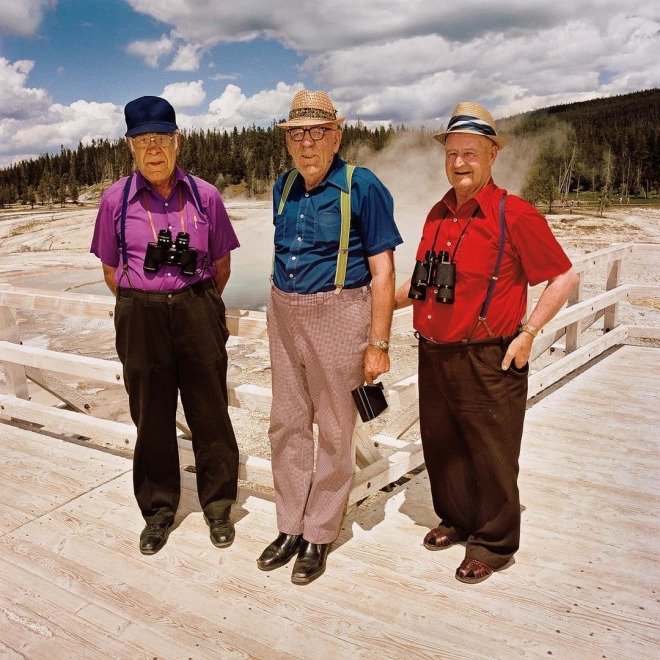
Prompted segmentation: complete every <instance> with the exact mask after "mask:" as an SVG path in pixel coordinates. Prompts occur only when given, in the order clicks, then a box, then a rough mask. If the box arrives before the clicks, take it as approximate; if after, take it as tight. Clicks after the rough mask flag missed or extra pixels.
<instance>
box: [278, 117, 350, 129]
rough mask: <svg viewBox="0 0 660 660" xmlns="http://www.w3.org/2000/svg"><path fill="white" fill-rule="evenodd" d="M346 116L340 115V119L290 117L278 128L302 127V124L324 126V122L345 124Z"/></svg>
mask: <svg viewBox="0 0 660 660" xmlns="http://www.w3.org/2000/svg"><path fill="white" fill-rule="evenodd" d="M344 119H346V118H345V117H339V118H338V119H318V118H314V119H312V118H311V117H296V118H295V119H290V120H289V121H283V122H280V123H279V124H278V125H277V127H278V128H284V129H286V128H300V127H301V126H323V125H324V124H337V126H339V124H343V123H344Z"/></svg>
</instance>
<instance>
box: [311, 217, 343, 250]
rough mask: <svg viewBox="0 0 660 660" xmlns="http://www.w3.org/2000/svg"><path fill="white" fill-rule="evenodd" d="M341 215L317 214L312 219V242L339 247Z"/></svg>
mask: <svg viewBox="0 0 660 660" xmlns="http://www.w3.org/2000/svg"><path fill="white" fill-rule="evenodd" d="M340 233H341V215H340V214H339V213H318V214H317V215H316V217H315V218H314V242H315V243H325V244H334V245H339V235H340Z"/></svg>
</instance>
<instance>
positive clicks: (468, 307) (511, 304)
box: [413, 179, 571, 342]
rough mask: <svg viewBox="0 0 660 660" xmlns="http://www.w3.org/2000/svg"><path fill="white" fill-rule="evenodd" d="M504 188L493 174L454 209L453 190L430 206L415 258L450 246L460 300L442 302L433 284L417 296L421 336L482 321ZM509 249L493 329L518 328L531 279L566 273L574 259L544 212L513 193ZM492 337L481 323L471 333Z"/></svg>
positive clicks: (463, 334) (451, 336)
mask: <svg viewBox="0 0 660 660" xmlns="http://www.w3.org/2000/svg"><path fill="white" fill-rule="evenodd" d="M505 192H506V191H505V190H503V189H502V188H498V187H497V186H496V185H495V184H494V183H493V181H492V179H491V181H490V182H489V183H488V184H487V185H486V186H485V187H484V188H483V190H481V191H480V192H479V193H478V194H477V195H476V196H475V197H474V198H472V199H470V200H468V201H467V202H465V203H464V204H463V205H462V206H461V208H459V209H456V196H455V193H454V190H453V189H452V190H450V191H449V192H448V193H447V194H446V195H445V196H444V197H443V198H442V200H440V201H439V202H438V203H437V204H436V205H435V206H434V207H433V208H432V209H431V210H430V211H429V214H428V216H427V218H426V222H425V224H424V231H423V235H422V239H421V242H420V244H419V247H418V249H417V259H418V260H423V259H424V255H425V254H426V252H427V250H430V249H432V248H433V249H434V250H435V251H436V252H438V251H441V250H443V251H447V252H448V253H449V256H450V257H451V259H452V260H453V261H454V262H455V264H456V284H455V289H454V303H453V304H445V303H440V302H436V296H435V292H436V291H437V289H436V288H433V287H428V290H427V293H426V299H425V300H424V301H413V325H414V327H415V330H417V331H418V332H419V333H420V334H421V335H422V336H424V337H426V338H427V339H432V340H434V341H441V342H456V341H461V340H463V339H467V338H468V337H469V336H470V334H471V333H472V331H473V330H474V329H475V326H476V325H477V321H478V318H479V312H480V310H481V306H482V304H483V302H484V299H485V298H486V292H487V290H488V284H489V281H490V279H491V277H492V275H493V273H494V271H495V264H496V261H497V254H498V248H499V237H500V229H499V204H500V198H501V197H502V195H503V194H505ZM505 220H506V241H505V246H504V256H503V259H502V265H501V268H500V272H499V277H498V280H497V282H496V284H495V290H494V293H493V297H492V300H491V303H490V306H489V308H488V313H487V315H486V322H487V324H488V327H489V328H490V329H491V330H492V332H493V334H494V335H495V336H507V335H512V334H513V333H514V332H515V330H516V328H517V327H518V325H519V324H520V322H521V320H522V319H523V318H524V315H525V312H526V306H527V286H528V284H531V285H532V286H533V285H536V284H539V283H540V282H544V281H546V280H548V279H551V278H553V277H557V276H558V275H561V274H562V273H565V272H566V271H567V270H569V269H570V267H571V262H570V260H569V259H568V257H567V256H566V253H565V252H564V250H563V249H562V247H561V246H560V245H559V243H558V242H557V239H556V238H555V237H554V235H553V233H552V231H551V229H550V227H549V225H548V222H547V221H546V219H545V218H544V217H543V216H542V215H541V214H540V213H539V212H538V211H537V210H536V209H535V208H534V207H533V206H532V205H531V204H529V203H528V202H526V201H525V200H523V199H520V198H519V197H516V196H515V195H507V198H506V205H505ZM486 337H488V331H487V330H486V328H485V327H484V325H483V324H479V326H478V327H477V329H476V331H475V332H474V334H473V335H472V338H473V339H483V338H486Z"/></svg>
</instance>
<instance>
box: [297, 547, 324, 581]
mask: <svg viewBox="0 0 660 660" xmlns="http://www.w3.org/2000/svg"><path fill="white" fill-rule="evenodd" d="M330 545H331V544H330V543H310V542H309V541H305V539H302V541H301V542H300V548H299V549H298V558H297V559H296V563H295V564H294V565H293V573H291V582H293V584H309V583H310V582H312V581H313V580H316V578H317V577H321V575H323V572H324V571H325V560H326V559H327V557H328V552H329V551H330Z"/></svg>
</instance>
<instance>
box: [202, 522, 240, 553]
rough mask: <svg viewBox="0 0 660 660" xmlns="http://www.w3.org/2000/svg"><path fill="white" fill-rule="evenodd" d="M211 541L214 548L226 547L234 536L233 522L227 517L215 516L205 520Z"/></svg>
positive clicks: (232, 540)
mask: <svg viewBox="0 0 660 660" xmlns="http://www.w3.org/2000/svg"><path fill="white" fill-rule="evenodd" d="M207 522H208V526H209V536H210V537H211V543H213V545H214V546H215V547H216V548H228V547H229V546H230V545H231V544H232V543H233V542H234V537H235V536H236V531H235V530H234V523H233V522H232V521H231V520H229V518H216V519H215V520H213V519H209V520H207Z"/></svg>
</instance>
